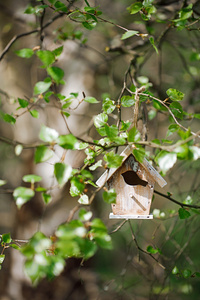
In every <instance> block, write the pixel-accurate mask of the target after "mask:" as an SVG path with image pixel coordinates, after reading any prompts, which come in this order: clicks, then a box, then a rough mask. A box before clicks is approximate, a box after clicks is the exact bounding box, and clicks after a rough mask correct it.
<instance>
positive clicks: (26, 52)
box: [15, 48, 34, 58]
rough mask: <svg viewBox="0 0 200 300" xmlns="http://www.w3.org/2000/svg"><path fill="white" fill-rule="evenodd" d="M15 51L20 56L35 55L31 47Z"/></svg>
mask: <svg viewBox="0 0 200 300" xmlns="http://www.w3.org/2000/svg"><path fill="white" fill-rule="evenodd" d="M15 53H16V54H17V56H19V57H22V58H30V57H31V56H33V54H34V51H33V50H32V49H29V48H24V49H21V50H17V51H15Z"/></svg>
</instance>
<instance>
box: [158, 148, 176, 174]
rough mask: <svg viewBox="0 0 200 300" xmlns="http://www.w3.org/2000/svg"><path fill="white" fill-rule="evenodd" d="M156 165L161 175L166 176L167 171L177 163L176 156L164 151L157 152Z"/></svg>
mask: <svg viewBox="0 0 200 300" xmlns="http://www.w3.org/2000/svg"><path fill="white" fill-rule="evenodd" d="M155 160H156V162H157V164H158V165H159V167H160V169H161V171H162V173H163V174H166V173H167V171H168V170H169V169H171V168H172V167H173V166H174V164H175V163H176V161H177V154H176V153H170V152H167V151H165V150H162V151H160V152H159V154H158V155H157V156H156V158H155Z"/></svg>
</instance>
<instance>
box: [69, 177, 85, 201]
mask: <svg viewBox="0 0 200 300" xmlns="http://www.w3.org/2000/svg"><path fill="white" fill-rule="evenodd" d="M84 188H85V184H84V183H83V182H82V181H81V180H80V179H79V178H77V177H73V178H72V180H71V187H70V195H71V196H72V197H76V196H79V195H80V194H82V192H83V190H84Z"/></svg>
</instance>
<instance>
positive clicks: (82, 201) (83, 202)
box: [78, 195, 89, 205]
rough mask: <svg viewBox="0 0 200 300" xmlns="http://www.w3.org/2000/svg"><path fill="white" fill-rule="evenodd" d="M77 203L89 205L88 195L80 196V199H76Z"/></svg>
mask: <svg viewBox="0 0 200 300" xmlns="http://www.w3.org/2000/svg"><path fill="white" fill-rule="evenodd" d="M78 203H80V204H84V205H88V204H89V198H88V195H81V197H80V198H79V199H78Z"/></svg>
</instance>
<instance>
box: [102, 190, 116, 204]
mask: <svg viewBox="0 0 200 300" xmlns="http://www.w3.org/2000/svg"><path fill="white" fill-rule="evenodd" d="M116 197H117V193H116V192H115V189H110V190H108V191H104V192H103V200H104V201H105V202H107V203H109V204H111V203H116Z"/></svg>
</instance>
